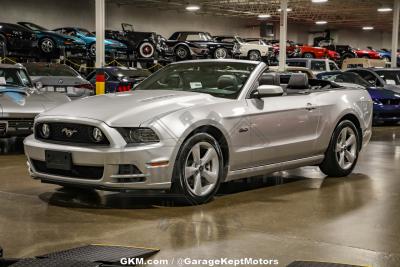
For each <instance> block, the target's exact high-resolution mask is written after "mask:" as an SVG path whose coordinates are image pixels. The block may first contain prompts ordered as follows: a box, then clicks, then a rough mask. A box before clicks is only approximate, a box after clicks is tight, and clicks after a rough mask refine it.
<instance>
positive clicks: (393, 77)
mask: <svg viewBox="0 0 400 267" xmlns="http://www.w3.org/2000/svg"><path fill="white" fill-rule="evenodd" d="M375 72H376V74H378V75H379V76H380V77H381V78H382V79H384V80H385V82H386V83H387V84H393V85H400V77H399V76H400V70H390V71H386V70H377V71H375Z"/></svg>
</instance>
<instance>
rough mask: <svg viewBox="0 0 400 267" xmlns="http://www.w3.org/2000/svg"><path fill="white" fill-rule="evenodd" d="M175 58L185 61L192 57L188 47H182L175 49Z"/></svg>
mask: <svg viewBox="0 0 400 267" xmlns="http://www.w3.org/2000/svg"><path fill="white" fill-rule="evenodd" d="M175 56H176V57H177V58H178V59H179V60H185V59H188V58H189V56H190V51H189V49H188V48H187V47H185V46H183V45H180V46H178V47H177V48H175Z"/></svg>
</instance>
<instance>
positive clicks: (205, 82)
mask: <svg viewBox="0 0 400 267" xmlns="http://www.w3.org/2000/svg"><path fill="white" fill-rule="evenodd" d="M256 66H257V64H252V63H238V62H201V63H200V62H195V63H193V62H188V63H180V64H172V65H169V66H167V67H165V68H163V69H161V70H160V71H158V72H156V73H155V74H153V75H152V76H150V77H149V78H148V79H146V80H145V81H143V82H142V83H141V84H140V85H139V86H138V87H136V90H172V91H188V92H197V93H205V94H210V95H213V96H215V97H222V98H229V99H236V98H237V97H238V96H239V94H240V92H241V91H242V89H243V86H244V85H245V84H246V82H247V80H248V78H249V76H250V74H251V73H252V72H253V71H254V69H255V68H256Z"/></svg>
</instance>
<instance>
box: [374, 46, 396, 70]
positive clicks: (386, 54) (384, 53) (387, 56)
mask: <svg viewBox="0 0 400 267" xmlns="http://www.w3.org/2000/svg"><path fill="white" fill-rule="evenodd" d="M378 53H379V54H380V55H381V57H382V59H383V60H384V61H386V62H387V63H389V62H391V61H392V51H390V50H388V49H381V50H379V51H378ZM397 66H398V67H400V55H399V53H397Z"/></svg>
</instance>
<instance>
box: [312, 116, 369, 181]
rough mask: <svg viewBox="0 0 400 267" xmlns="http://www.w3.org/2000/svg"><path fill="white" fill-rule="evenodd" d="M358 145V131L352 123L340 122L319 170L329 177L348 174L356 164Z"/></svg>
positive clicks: (347, 121)
mask: <svg viewBox="0 0 400 267" xmlns="http://www.w3.org/2000/svg"><path fill="white" fill-rule="evenodd" d="M360 147H361V146H360V133H359V131H358V130H357V128H356V126H355V125H354V123H353V122H351V121H349V120H344V121H342V122H340V123H339V124H338V126H336V129H335V131H334V133H333V136H332V139H331V142H330V144H329V147H328V150H327V151H326V153H325V159H324V161H323V162H322V163H321V165H320V166H319V167H320V169H321V171H322V172H323V173H324V174H326V175H328V176H330V177H345V176H348V175H349V174H350V173H351V172H352V171H353V169H354V167H355V166H356V164H357V160H358V155H359V152H360Z"/></svg>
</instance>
